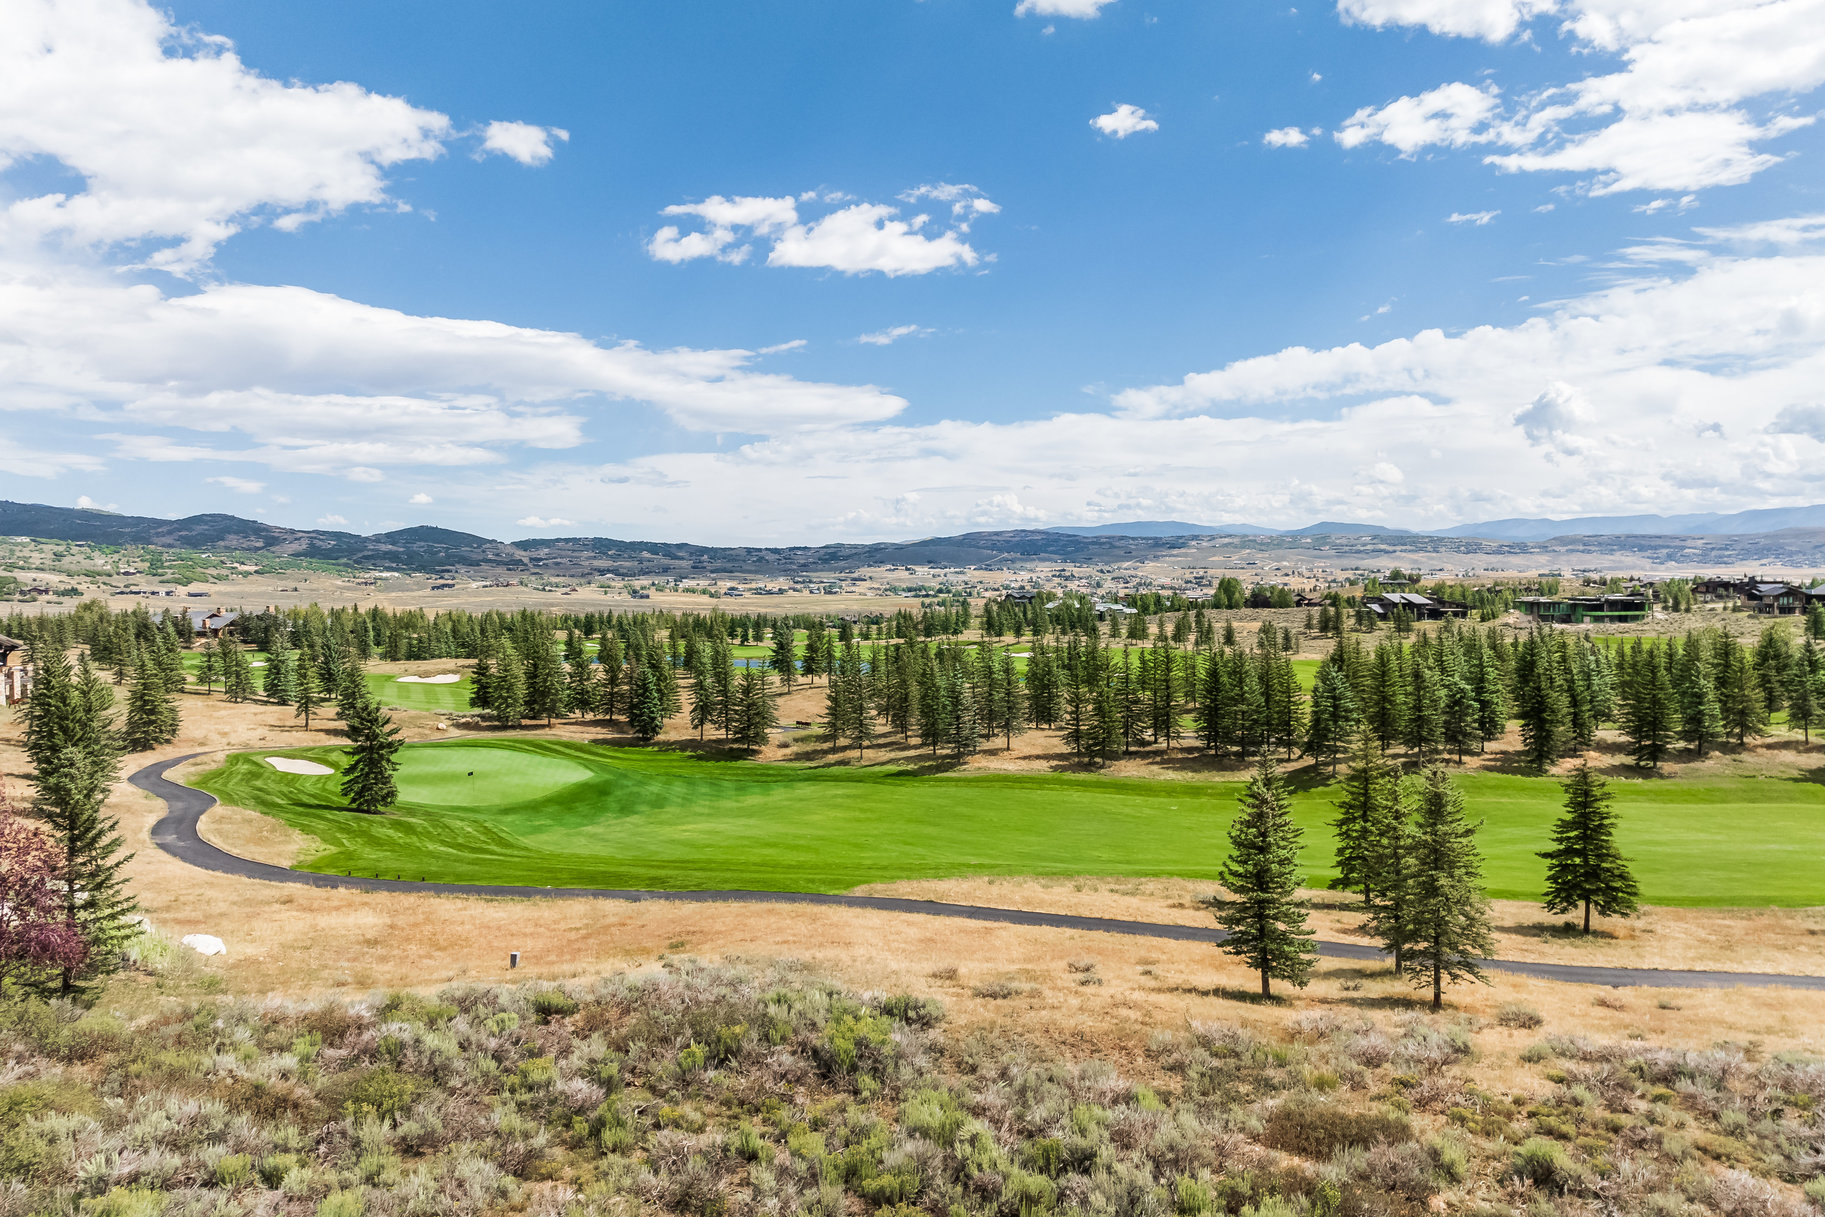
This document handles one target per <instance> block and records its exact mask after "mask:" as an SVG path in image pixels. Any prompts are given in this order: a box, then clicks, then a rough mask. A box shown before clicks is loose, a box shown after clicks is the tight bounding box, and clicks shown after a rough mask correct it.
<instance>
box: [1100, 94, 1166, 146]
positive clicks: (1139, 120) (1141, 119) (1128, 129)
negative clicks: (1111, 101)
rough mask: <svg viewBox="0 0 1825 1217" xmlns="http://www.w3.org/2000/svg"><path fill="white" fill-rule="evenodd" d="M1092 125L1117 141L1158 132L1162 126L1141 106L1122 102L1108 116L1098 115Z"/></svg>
mask: <svg viewBox="0 0 1825 1217" xmlns="http://www.w3.org/2000/svg"><path fill="white" fill-rule="evenodd" d="M1090 125H1091V126H1092V127H1095V128H1096V129H1097V130H1098V131H1101V132H1102V133H1103V134H1104V135H1108V136H1112V137H1113V138H1115V139H1127V138H1128V137H1129V136H1130V135H1136V134H1139V133H1140V132H1142V131H1158V130H1159V129H1160V124H1159V123H1157V122H1155V121H1154V120H1153V118H1152V117H1150V116H1149V115H1148V113H1147V111H1145V110H1143V109H1141V108H1140V107H1139V106H1132V105H1129V104H1128V103H1127V102H1122V103H1121V104H1120V105H1118V106H1116V107H1115V109H1113V110H1111V111H1109V113H1107V114H1098V115H1097V116H1096V117H1095V118H1093V119H1091V120H1090Z"/></svg>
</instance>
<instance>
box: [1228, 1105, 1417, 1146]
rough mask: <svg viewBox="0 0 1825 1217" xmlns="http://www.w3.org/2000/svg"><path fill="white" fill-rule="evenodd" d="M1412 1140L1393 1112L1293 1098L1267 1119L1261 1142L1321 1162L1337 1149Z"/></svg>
mask: <svg viewBox="0 0 1825 1217" xmlns="http://www.w3.org/2000/svg"><path fill="white" fill-rule="evenodd" d="M1412 1136H1413V1130H1412V1128H1411V1126H1410V1125H1409V1124H1408V1123H1407V1120H1406V1117H1404V1116H1400V1115H1396V1114H1395V1113H1393V1112H1388V1111H1352V1110H1350V1109H1349V1108H1347V1107H1343V1106H1341V1105H1339V1104H1336V1103H1323V1102H1316V1101H1313V1100H1311V1099H1302V1098H1295V1099H1288V1100H1286V1101H1285V1102H1283V1103H1281V1104H1280V1105H1279V1106H1278V1107H1276V1108H1274V1110H1273V1112H1272V1113H1270V1114H1269V1115H1268V1117H1267V1124H1266V1127H1265V1129H1264V1130H1263V1132H1262V1137H1261V1139H1262V1140H1263V1141H1265V1142H1266V1143H1267V1144H1269V1145H1271V1146H1273V1147H1274V1148H1276V1149H1283V1150H1285V1151H1287V1152H1288V1153H1293V1154H1299V1155H1300V1156H1302V1157H1306V1158H1318V1159H1323V1158H1329V1157H1330V1156H1331V1155H1333V1154H1335V1153H1336V1152H1337V1151H1338V1150H1340V1149H1367V1148H1368V1147H1369V1146H1371V1145H1377V1144H1381V1143H1382V1142H1387V1141H1406V1140H1410V1139H1411V1138H1412Z"/></svg>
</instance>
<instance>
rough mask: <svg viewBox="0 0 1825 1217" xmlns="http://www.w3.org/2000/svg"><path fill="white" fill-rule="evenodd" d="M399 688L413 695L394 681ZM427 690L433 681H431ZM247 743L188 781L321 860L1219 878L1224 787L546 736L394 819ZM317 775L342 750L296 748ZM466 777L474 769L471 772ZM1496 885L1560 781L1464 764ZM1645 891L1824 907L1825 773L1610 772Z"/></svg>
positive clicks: (797, 880) (376, 866)
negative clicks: (1707, 775) (1694, 775)
mask: <svg viewBox="0 0 1825 1217" xmlns="http://www.w3.org/2000/svg"><path fill="white" fill-rule="evenodd" d="M407 687H410V686H407ZM431 687H433V688H435V687H436V686H431ZM268 755H276V754H275V753H243V754H238V755H234V756H231V757H229V758H228V760H227V762H226V764H225V765H224V766H223V767H221V768H219V769H216V770H212V771H211V772H209V773H207V774H205V775H203V776H202V777H201V778H200V779H198V781H197V785H199V786H201V787H202V788H203V789H205V790H208V791H210V792H211V793H213V794H215V795H216V796H218V797H219V798H221V799H222V800H223V801H224V802H228V803H232V804H236V805H239V806H242V807H250V808H254V809H256V810H260V811H265V812H268V813H270V814H272V815H275V816H278V817H279V818H280V819H282V820H284V821H285V822H286V823H288V824H290V825H292V826H293V827H294V828H297V829H299V830H301V831H303V832H305V833H308V834H310V835H312V836H314V837H316V838H317V839H318V840H320V841H321V842H323V844H324V846H325V847H326V852H324V853H323V854H321V855H319V856H318V857H316V858H315V859H313V860H312V861H311V862H309V863H308V864H307V865H308V866H309V868H310V869H312V870H318V871H324V872H328V873H344V872H354V873H359V874H368V875H372V874H382V875H387V876H393V875H403V876H405V877H408V878H414V879H417V878H430V879H443V880H457V881H465V882H479V883H511V884H535V885H550V886H579V887H585V886H588V887H643V888H713V887H736V888H762V889H772V890H786V891H842V890H844V889H846V888H849V887H853V886H855V885H857V884H860V883H870V882H881V881H888V880H895V879H922V878H945V877H955V876H967V875H1072V874H1096V875H1134V876H1150V875H1178V876H1185V877H1189V878H1199V879H1210V878H1214V876H1215V874H1216V872H1217V868H1218V867H1219V865H1220V864H1221V862H1222V859H1223V854H1224V848H1225V836H1224V834H1225V831H1226V829H1227V827H1228V824H1229V819H1230V817H1231V815H1232V814H1233V812H1234V809H1235V799H1236V795H1237V793H1238V792H1239V790H1240V788H1241V786H1240V783H1239V782H1233V781H1232V782H1179V781H1159V780H1150V779H1143V778H1137V779H1115V778H1105V777H1095V776H1078V775H1062V774H1039V775H986V774H985V775H969V776H930V777H928V776H916V775H911V774H905V773H894V772H881V771H874V772H870V771H853V770H809V769H800V768H794V767H790V766H784V765H761V764H755V763H752V762H746V761H722V760H709V759H702V758H699V757H695V756H693V755H691V754H688V753H681V752H667V751H653V750H646V749H635V748H604V747H599V746H595V745H590V744H581V743H571V742H565V741H557V740H531V739H499V740H487V741H451V742H449V743H427V744H414V745H411V746H409V747H407V748H406V749H405V750H404V751H403V752H402V753H401V760H402V762H403V766H402V768H401V770H400V775H399V780H400V792H401V802H400V804H399V806H398V807H397V808H396V809H395V810H394V811H393V812H392V813H391V814H389V815H386V816H378V817H367V816H360V815H356V814H353V813H350V812H348V811H346V810H344V809H343V808H342V805H341V800H340V798H339V796H338V794H337V779H336V778H335V777H333V776H330V777H314V778H313V777H297V776H293V775H290V774H282V773H280V772H278V771H277V770H275V769H273V768H272V767H271V766H269V765H267V764H266V763H265V762H264V760H263V757H265V756H268ZM285 755H288V756H300V757H305V758H308V759H311V760H315V761H319V762H321V763H323V764H327V765H330V766H332V767H337V766H340V764H341V762H342V751H341V750H340V749H338V748H308V749H298V750H292V751H288V752H286V753H285ZM472 775H473V776H472ZM1463 787H1464V790H1465V793H1466V796H1467V797H1468V799H1469V802H1470V806H1471V809H1472V812H1473V813H1474V814H1475V815H1476V816H1478V817H1480V818H1483V819H1486V820H1487V822H1488V823H1487V827H1486V828H1485V829H1484V832H1483V834H1482V837H1481V840H1482V843H1483V847H1484V850H1485V852H1486V854H1487V855H1488V868H1487V876H1488V880H1489V891H1490V894H1491V895H1493V896H1500V897H1510V898H1519V899H1531V898H1535V897H1537V896H1538V894H1539V890H1540V880H1541V876H1542V873H1543V864H1542V863H1541V862H1540V860H1539V859H1538V858H1536V857H1535V856H1534V854H1535V851H1537V850H1539V849H1541V848H1544V846H1545V844H1546V840H1547V831H1548V828H1549V826H1550V824H1551V822H1552V819H1553V817H1554V815H1555V813H1556V811H1557V807H1558V802H1559V791H1558V786H1557V784H1556V783H1555V782H1552V781H1551V780H1548V779H1542V778H1530V777H1517V776H1504V775H1490V774H1472V775H1468V776H1466V777H1465V778H1464V779H1463ZM1615 789H1616V791H1617V795H1618V798H1617V803H1618V807H1619V809H1620V811H1621V813H1622V823H1623V829H1622V835H1623V844H1624V847H1625V848H1626V849H1627V851H1628V852H1629V853H1630V854H1631V855H1632V856H1633V857H1634V858H1635V859H1636V869H1637V873H1638V875H1639V877H1640V879H1641V884H1642V888H1643V892H1644V895H1645V896H1646V897H1647V899H1649V900H1650V901H1652V902H1655V903H1662V904H1680V905H1726V906H1728V905H1739V906H1740V905H1776V904H1778V905H1817V904H1825V786H1821V785H1819V784H1816V783H1811V782H1803V781H1798V780H1773V779H1727V780H1725V779H1719V780H1710V781H1703V780H1691V781H1687V780H1678V781H1674V780H1644V781H1623V782H1617V783H1616V784H1615ZM1296 814H1297V817H1298V820H1299V822H1300V824H1301V825H1302V826H1304V828H1305V829H1306V832H1307V844H1306V853H1305V861H1306V864H1307V866H1308V868H1309V872H1310V877H1311V880H1312V882H1314V883H1315V884H1322V883H1323V882H1324V881H1325V880H1326V879H1327V878H1328V877H1329V874H1330V871H1329V868H1328V864H1329V862H1330V857H1331V845H1330V840H1329V834H1328V832H1327V831H1326V829H1325V827H1324V826H1325V822H1326V821H1327V820H1328V819H1329V818H1330V817H1331V815H1332V810H1331V806H1330V788H1329V787H1327V786H1320V787H1317V788H1315V789H1311V790H1304V791H1301V792H1299V794H1298V796H1297V804H1296Z"/></svg>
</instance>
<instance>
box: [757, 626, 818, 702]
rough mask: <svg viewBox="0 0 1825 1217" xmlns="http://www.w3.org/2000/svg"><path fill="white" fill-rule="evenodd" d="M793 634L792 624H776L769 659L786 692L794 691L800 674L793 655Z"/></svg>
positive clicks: (769, 663)
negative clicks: (793, 684)
mask: <svg viewBox="0 0 1825 1217" xmlns="http://www.w3.org/2000/svg"><path fill="white" fill-rule="evenodd" d="M792 635H793V631H792V628H791V627H790V626H787V625H784V624H780V625H775V626H774V627H773V654H772V655H771V656H770V657H769V658H768V660H767V663H768V665H769V666H770V667H771V668H772V669H773V672H774V675H776V676H778V677H779V687H780V689H781V691H782V692H786V693H790V692H791V691H792V682H793V680H794V678H796V677H797V675H798V664H797V663H796V662H795V661H794V659H793V655H792ZM806 659H807V661H808V660H809V659H810V655H809V653H807V655H806ZM809 669H810V664H809V662H807V664H806V670H807V672H809Z"/></svg>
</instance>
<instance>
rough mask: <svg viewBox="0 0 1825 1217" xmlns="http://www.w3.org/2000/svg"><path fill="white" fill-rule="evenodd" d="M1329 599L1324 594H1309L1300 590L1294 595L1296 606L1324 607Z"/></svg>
mask: <svg viewBox="0 0 1825 1217" xmlns="http://www.w3.org/2000/svg"><path fill="white" fill-rule="evenodd" d="M1326 603H1327V601H1326V600H1325V599H1324V597H1322V596H1308V595H1306V594H1305V593H1304V592H1300V593H1299V594H1298V595H1297V596H1294V597H1293V607H1294V608H1323V607H1324V606H1325V604H1326Z"/></svg>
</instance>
